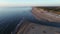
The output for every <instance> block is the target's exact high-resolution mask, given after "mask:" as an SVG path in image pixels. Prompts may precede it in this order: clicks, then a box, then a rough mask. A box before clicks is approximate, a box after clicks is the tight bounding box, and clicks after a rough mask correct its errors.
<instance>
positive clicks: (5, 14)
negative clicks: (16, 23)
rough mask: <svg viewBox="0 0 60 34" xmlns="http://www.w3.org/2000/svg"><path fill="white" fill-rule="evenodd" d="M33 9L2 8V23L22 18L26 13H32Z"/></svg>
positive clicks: (0, 17) (0, 9) (0, 13)
mask: <svg viewBox="0 0 60 34" xmlns="http://www.w3.org/2000/svg"><path fill="white" fill-rule="evenodd" d="M30 10H32V7H2V8H0V21H1V20H4V19H6V18H7V19H8V18H14V17H15V18H16V17H18V16H19V17H20V16H21V15H20V14H21V13H23V12H24V11H25V12H26V11H30Z"/></svg>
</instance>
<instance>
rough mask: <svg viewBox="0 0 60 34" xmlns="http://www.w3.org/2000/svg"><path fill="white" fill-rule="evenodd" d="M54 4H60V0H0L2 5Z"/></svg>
mask: <svg viewBox="0 0 60 34" xmlns="http://www.w3.org/2000/svg"><path fill="white" fill-rule="evenodd" d="M35 5H36V6H45V5H47V6H49V5H51V6H54V5H60V0H0V6H35Z"/></svg>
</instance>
